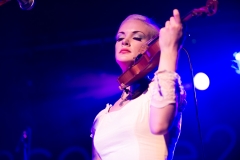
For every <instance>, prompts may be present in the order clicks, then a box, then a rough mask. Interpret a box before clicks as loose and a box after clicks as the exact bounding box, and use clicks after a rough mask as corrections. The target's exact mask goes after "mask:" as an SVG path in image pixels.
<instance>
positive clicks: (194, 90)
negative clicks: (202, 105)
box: [181, 47, 205, 159]
mask: <svg viewBox="0 0 240 160" xmlns="http://www.w3.org/2000/svg"><path fill="white" fill-rule="evenodd" d="M181 49H183V50H184V51H185V53H186V54H187V56H188V62H189V66H190V72H191V76H192V78H191V79H192V84H193V95H194V102H195V108H196V119H197V122H198V130H199V135H200V141H201V146H202V158H203V159H204V157H205V154H204V144H203V138H202V131H201V126H200V120H199V116H198V104H197V94H196V89H195V85H194V80H193V78H194V75H193V68H192V64H191V60H190V56H189V53H188V51H187V50H186V49H185V48H183V47H182V48H181Z"/></svg>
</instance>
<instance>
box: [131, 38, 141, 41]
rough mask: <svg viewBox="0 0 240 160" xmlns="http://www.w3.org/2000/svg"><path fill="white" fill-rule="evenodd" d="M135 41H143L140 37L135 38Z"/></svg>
mask: <svg viewBox="0 0 240 160" xmlns="http://www.w3.org/2000/svg"><path fill="white" fill-rule="evenodd" d="M133 39H135V40H137V41H142V38H139V37H134V38H133Z"/></svg>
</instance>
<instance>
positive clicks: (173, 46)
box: [150, 9, 182, 134]
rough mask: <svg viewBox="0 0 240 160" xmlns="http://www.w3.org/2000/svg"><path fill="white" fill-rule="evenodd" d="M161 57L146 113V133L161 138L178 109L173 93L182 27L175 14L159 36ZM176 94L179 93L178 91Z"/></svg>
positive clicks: (174, 11) (176, 12) (175, 89)
mask: <svg viewBox="0 0 240 160" xmlns="http://www.w3.org/2000/svg"><path fill="white" fill-rule="evenodd" d="M159 34H160V35H159V37H160V38H159V45H160V48H161V56H160V61H159V66H158V71H157V72H156V73H155V82H154V83H155V84H154V91H153V96H152V102H151V109H150V129H151V132H152V133H153V134H165V133H167V131H168V130H169V127H170V125H171V123H172V121H173V119H174V117H175V116H176V113H177V110H178V109H177V106H178V102H177V99H178V95H177V89H178V87H176V86H179V85H181V84H178V83H179V81H180V77H179V76H178V74H177V73H176V68H177V60H178V48H179V41H180V38H181V37H182V24H181V19H180V15H179V12H178V10H176V9H175V10H173V16H172V17H171V18H170V19H169V20H168V21H167V22H166V23H165V26H164V27H163V28H161V30H160V32H159ZM179 92H180V91H179Z"/></svg>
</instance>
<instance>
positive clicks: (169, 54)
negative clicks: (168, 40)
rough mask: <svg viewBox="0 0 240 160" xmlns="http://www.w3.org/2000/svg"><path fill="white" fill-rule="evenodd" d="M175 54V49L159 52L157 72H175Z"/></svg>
mask: <svg viewBox="0 0 240 160" xmlns="http://www.w3.org/2000/svg"><path fill="white" fill-rule="evenodd" d="M177 52H178V51H177V49H176V47H174V48H171V49H167V50H163V51H161V55H160V60H159V65H158V70H159V71H164V70H166V71H172V72H175V71H176V70H177V58H178V57H177Z"/></svg>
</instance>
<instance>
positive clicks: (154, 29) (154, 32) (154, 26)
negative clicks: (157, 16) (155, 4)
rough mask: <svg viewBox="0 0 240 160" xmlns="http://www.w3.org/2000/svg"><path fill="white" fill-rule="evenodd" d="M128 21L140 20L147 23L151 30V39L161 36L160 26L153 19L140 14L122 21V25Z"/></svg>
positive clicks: (132, 15)
mask: <svg viewBox="0 0 240 160" xmlns="http://www.w3.org/2000/svg"><path fill="white" fill-rule="evenodd" d="M128 20H139V21H142V22H143V23H145V24H146V25H148V26H149V28H150V30H149V39H151V38H155V37H157V36H158V35H159V30H160V28H159V26H158V25H157V24H156V23H155V22H154V21H153V20H152V19H150V18H148V17H146V16H143V15H140V14H131V15H129V16H128V17H127V18H125V19H124V20H123V21H122V23H121V25H122V24H123V23H124V22H126V21H128ZM121 25H120V26H121Z"/></svg>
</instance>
